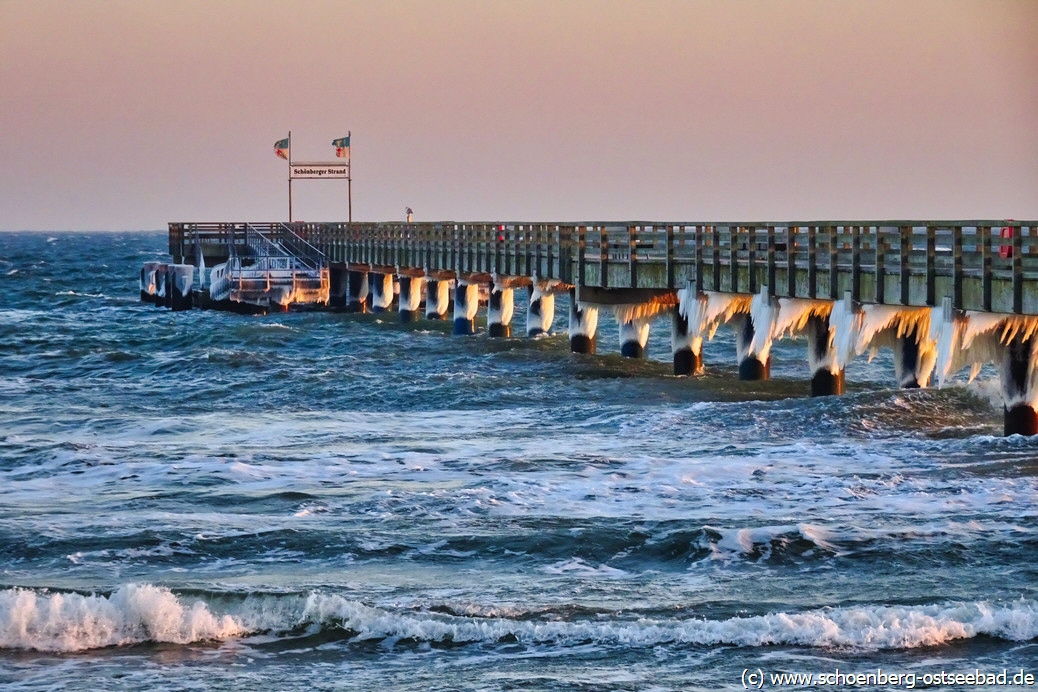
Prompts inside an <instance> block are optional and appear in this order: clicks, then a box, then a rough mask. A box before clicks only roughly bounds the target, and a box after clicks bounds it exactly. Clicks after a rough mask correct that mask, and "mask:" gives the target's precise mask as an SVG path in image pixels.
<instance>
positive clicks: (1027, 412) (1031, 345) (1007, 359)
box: [1001, 334, 1038, 435]
mask: <svg viewBox="0 0 1038 692" xmlns="http://www.w3.org/2000/svg"><path fill="white" fill-rule="evenodd" d="M1036 346H1038V338H1035V337H1033V336H1028V337H1024V336H1023V335H1021V334H1016V335H1015V336H1013V337H1012V338H1011V339H1010V340H1009V341H1008V342H1007V343H1006V344H1005V349H1004V350H1003V353H1002V363H1001V366H1002V368H1001V379H1002V398H1003V400H1004V402H1005V403H1004V413H1003V432H1004V433H1005V434H1006V435H1036V434H1038V382H1036V379H1038V378H1036V368H1035V350H1036Z"/></svg>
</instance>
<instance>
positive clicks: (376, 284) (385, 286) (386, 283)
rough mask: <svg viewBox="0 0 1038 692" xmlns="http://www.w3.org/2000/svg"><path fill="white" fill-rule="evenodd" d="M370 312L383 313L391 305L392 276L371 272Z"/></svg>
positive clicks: (392, 295)
mask: <svg viewBox="0 0 1038 692" xmlns="http://www.w3.org/2000/svg"><path fill="white" fill-rule="evenodd" d="M369 277H370V279H369V281H370V282H371V310H372V312H385V311H386V310H389V309H390V307H392V305H393V297H394V294H393V275H392V274H379V273H378V272H371V274H369Z"/></svg>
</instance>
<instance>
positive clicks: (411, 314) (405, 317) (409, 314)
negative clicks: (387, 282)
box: [399, 276, 425, 324]
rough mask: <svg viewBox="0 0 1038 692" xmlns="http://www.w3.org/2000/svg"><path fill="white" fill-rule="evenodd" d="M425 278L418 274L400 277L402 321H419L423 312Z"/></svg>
mask: <svg viewBox="0 0 1038 692" xmlns="http://www.w3.org/2000/svg"><path fill="white" fill-rule="evenodd" d="M424 290H425V279H423V278H421V277H418V276H401V277H400V303H399V311H400V322H402V323H405V324H406V323H407V322H417V321H418V317H419V315H420V314H421V310H420V309H421V307H422V292H423V291H424Z"/></svg>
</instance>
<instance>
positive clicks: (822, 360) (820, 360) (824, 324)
mask: <svg viewBox="0 0 1038 692" xmlns="http://www.w3.org/2000/svg"><path fill="white" fill-rule="evenodd" d="M806 328H807V362H808V365H809V366H810V369H811V396H829V395H832V394H843V383H844V374H843V368H841V367H839V365H838V364H837V362H836V351H835V350H834V349H833V336H832V330H831V329H830V328H829V318H828V317H822V316H820V315H811V316H809V317H808V318H807V325H806Z"/></svg>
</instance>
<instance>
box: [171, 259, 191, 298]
mask: <svg viewBox="0 0 1038 692" xmlns="http://www.w3.org/2000/svg"><path fill="white" fill-rule="evenodd" d="M168 271H169V272H170V273H172V275H173V281H172V284H173V286H175V287H176V289H177V293H179V294H180V295H182V296H186V295H187V294H189V293H190V292H191V284H193V283H194V279H195V267H194V265H193V264H171V265H170V266H169V270H168Z"/></svg>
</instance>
